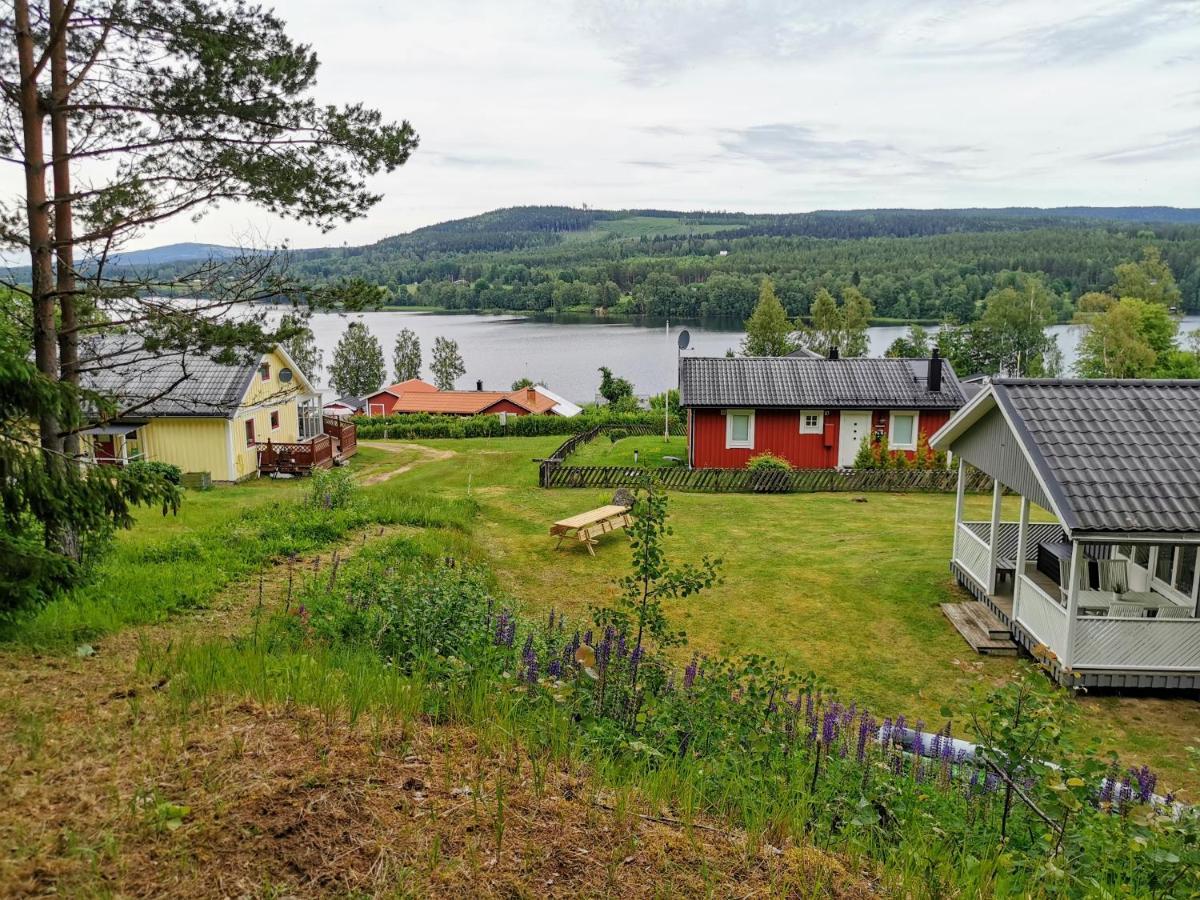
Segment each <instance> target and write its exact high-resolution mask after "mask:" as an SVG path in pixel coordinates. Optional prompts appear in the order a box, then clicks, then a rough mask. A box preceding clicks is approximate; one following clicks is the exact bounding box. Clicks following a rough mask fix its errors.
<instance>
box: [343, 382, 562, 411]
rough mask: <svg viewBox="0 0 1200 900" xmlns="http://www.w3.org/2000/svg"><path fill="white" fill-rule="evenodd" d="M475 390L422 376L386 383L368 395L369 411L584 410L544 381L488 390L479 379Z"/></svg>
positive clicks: (367, 404) (367, 405)
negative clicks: (447, 387)
mask: <svg viewBox="0 0 1200 900" xmlns="http://www.w3.org/2000/svg"><path fill="white" fill-rule="evenodd" d="M476 385H477V388H476V390H473V391H440V390H438V389H437V388H436V387H434V386H433V385H432V384H429V383H428V382H425V381H421V380H420V379H419V378H410V379H409V380H408V381H401V382H400V383H398V384H393V385H391V386H390V387H385V388H383V389H381V390H379V391H376V392H375V393H374V394H371V395H370V396H369V397H367V398H366V408H367V415H369V416H390V415H402V414H408V413H430V414H431V415H443V416H484V415H498V414H500V413H508V414H509V415H513V416H538V415H546V416H568V417H569V416H575V415H578V414H579V413H580V412H581V411H582V410H581V409H580V408H579V407H578V406H576V405H575V404H574V403H571V402H570V401H569V400H565V399H563V398H562V397H560V396H558V394H555V393H553V392H552V391H550V390H549V389H548V388H546V387H545V386H544V385H540V384H537V385H531V386H530V387H523V388H518V389H516V390H511V391H485V390H484V389H483V382H476Z"/></svg>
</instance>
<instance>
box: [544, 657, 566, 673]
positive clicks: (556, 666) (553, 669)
mask: <svg viewBox="0 0 1200 900" xmlns="http://www.w3.org/2000/svg"><path fill="white" fill-rule="evenodd" d="M562 672H563V662H562V660H561V659H552V660H550V665H548V666H546V674H547V675H549V676H550V677H551V678H560V677H562Z"/></svg>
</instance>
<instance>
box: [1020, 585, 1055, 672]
mask: <svg viewBox="0 0 1200 900" xmlns="http://www.w3.org/2000/svg"><path fill="white" fill-rule="evenodd" d="M1016 591H1017V596H1016V600H1015V608H1016V610H1017V621H1018V622H1019V623H1020V624H1021V625H1023V626H1024V627H1025V630H1026V631H1028V632H1029V633H1030V634H1032V635H1033V636H1034V638H1035V639H1037V641H1038V642H1040V643H1042V644H1045V645H1046V646H1047V647H1049V648H1050V649H1051V650H1053V651H1054V653H1055V655H1057V656H1060V657H1061V656H1062V653H1063V651H1064V650H1065V649H1066V646H1067V611H1066V609H1065V608H1064V607H1063V605H1062V604H1061V603H1059V602H1058V601H1057V600H1056V599H1054V598H1053V597H1051V596H1050V595H1049V594H1047V593H1046V592H1045V591H1044V590H1042V588H1041V586H1040V585H1039V584H1038V583H1037V582H1036V581H1034V580H1033V579H1032V578H1030V577H1029V576H1028V575H1026V574H1025V573H1024V572H1021V573H1020V574H1019V575H1018V576H1017V580H1016Z"/></svg>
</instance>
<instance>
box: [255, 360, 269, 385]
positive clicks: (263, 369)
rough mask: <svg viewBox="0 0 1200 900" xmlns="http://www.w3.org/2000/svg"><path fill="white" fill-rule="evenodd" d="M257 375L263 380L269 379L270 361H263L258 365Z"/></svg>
mask: <svg viewBox="0 0 1200 900" xmlns="http://www.w3.org/2000/svg"><path fill="white" fill-rule="evenodd" d="M258 377H259V378H261V379H262V380H263V381H270V380H271V364H270V363H268V362H265V363H263V364H262V365H261V366H259V367H258Z"/></svg>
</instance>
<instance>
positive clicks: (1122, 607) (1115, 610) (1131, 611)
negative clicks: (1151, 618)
mask: <svg viewBox="0 0 1200 900" xmlns="http://www.w3.org/2000/svg"><path fill="white" fill-rule="evenodd" d="M1108 614H1109V615H1110V616H1114V617H1116V618H1120V619H1144V618H1146V607H1144V606H1136V605H1134V604H1133V603H1112V604H1110V605H1109V607H1108Z"/></svg>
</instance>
